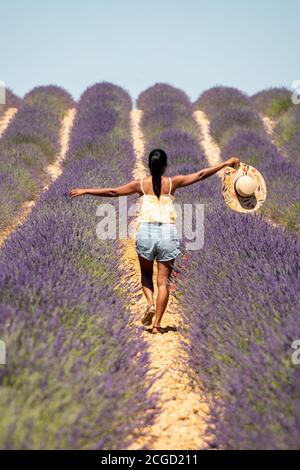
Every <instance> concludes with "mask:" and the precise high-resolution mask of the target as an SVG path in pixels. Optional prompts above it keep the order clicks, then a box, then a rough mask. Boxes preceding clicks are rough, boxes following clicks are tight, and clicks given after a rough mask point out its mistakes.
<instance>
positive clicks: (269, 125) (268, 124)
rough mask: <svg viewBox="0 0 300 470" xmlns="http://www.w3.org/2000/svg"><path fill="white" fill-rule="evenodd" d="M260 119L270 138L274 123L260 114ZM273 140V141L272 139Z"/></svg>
mask: <svg viewBox="0 0 300 470" xmlns="http://www.w3.org/2000/svg"><path fill="white" fill-rule="evenodd" d="M260 118H261V120H262V121H263V123H264V127H265V131H266V133H267V134H268V135H269V136H270V137H272V135H273V131H274V128H275V126H276V122H275V121H273V120H272V119H271V118H269V117H268V116H265V115H264V114H260ZM272 140H273V139H272Z"/></svg>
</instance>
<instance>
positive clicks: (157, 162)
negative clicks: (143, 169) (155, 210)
mask: <svg viewBox="0 0 300 470" xmlns="http://www.w3.org/2000/svg"><path fill="white" fill-rule="evenodd" d="M165 166H167V154H166V152H164V151H163V150H160V149H155V150H152V152H150V154H149V169H150V172H151V175H152V186H153V192H154V194H155V195H156V196H157V197H158V198H159V197H160V194H161V175H162V174H163V170H164V168H165Z"/></svg>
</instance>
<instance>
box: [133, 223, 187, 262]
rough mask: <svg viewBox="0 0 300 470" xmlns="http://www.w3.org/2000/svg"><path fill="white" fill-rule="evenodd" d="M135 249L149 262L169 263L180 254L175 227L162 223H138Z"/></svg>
mask: <svg viewBox="0 0 300 470" xmlns="http://www.w3.org/2000/svg"><path fill="white" fill-rule="evenodd" d="M135 247H136V251H137V253H138V254H139V255H140V256H142V257H143V258H146V259H148V260H151V261H153V260H154V259H155V258H156V260H157V261H170V260H171V259H173V258H176V257H177V256H178V255H180V254H181V251H180V249H179V239H178V234H177V229H176V225H175V224H167V223H162V222H140V224H139V228H138V230H137V234H136V242H135Z"/></svg>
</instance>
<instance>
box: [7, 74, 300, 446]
mask: <svg viewBox="0 0 300 470" xmlns="http://www.w3.org/2000/svg"><path fill="white" fill-rule="evenodd" d="M200 91H201V87H200V89H199V97H198V99H197V100H196V101H195V102H192V101H191V100H190V98H189V97H188V95H187V94H186V93H185V91H183V90H180V89H177V88H175V87H173V86H171V85H169V84H165V83H157V84H155V85H153V86H151V87H149V88H148V89H146V90H144V91H143V92H142V93H141V94H140V95H139V97H138V99H137V101H136V104H135V106H136V108H137V109H138V110H140V112H141V118H140V121H139V123H138V124H139V132H140V134H139V138H140V139H143V147H142V152H141V154H142V157H141V161H139V162H138V163H139V168H144V169H147V164H148V155H149V152H150V151H151V149H153V148H162V149H164V150H165V151H166V153H167V155H168V163H169V167H168V170H167V175H170V176H172V175H175V174H188V173H192V172H196V171H198V170H200V169H201V168H205V167H208V166H210V163H209V158H208V150H207V148H206V146H205V143H204V142H205V140H204V129H203V128H201V126H199V124H198V123H197V121H196V119H195V115H194V113H195V111H201V112H203V113H204V114H205V116H206V118H207V119H208V123H209V133H210V137H211V140H212V142H213V143H214V145H215V148H217V149H218V150H219V158H220V160H226V159H227V158H229V157H230V156H238V157H239V158H240V159H241V161H243V162H245V163H249V164H251V165H254V166H255V167H256V168H257V169H258V170H259V171H260V172H261V173H262V174H263V175H264V178H265V181H266V185H267V190H268V193H267V198H266V201H265V203H264V205H263V206H262V208H261V209H260V210H259V211H258V212H255V213H253V214H241V213H237V212H234V211H232V210H230V209H229V208H228V207H227V206H226V204H225V202H224V200H223V197H222V194H221V181H220V178H219V176H218V175H214V176H212V177H211V178H208V179H206V180H205V181H201V182H199V183H197V184H195V185H191V186H189V187H186V188H182V189H181V190H179V191H178V193H176V202H177V203H178V204H180V205H184V204H187V203H191V202H193V203H202V204H204V217H205V232H204V245H203V247H202V248H201V249H200V250H195V251H192V250H188V249H187V247H186V243H187V241H188V240H187V238H186V237H185V236H184V237H183V239H182V240H181V241H180V244H181V250H182V255H181V256H180V257H179V258H178V260H177V261H176V265H175V269H174V272H173V276H172V282H173V283H174V286H175V288H174V291H173V293H172V296H174V298H175V299H176V301H177V302H178V306H179V307H178V311H179V312H180V316H181V320H182V322H181V323H180V324H179V325H177V324H176V322H175V323H174V325H173V324H172V325H166V326H170V328H169V331H167V333H166V334H163V335H161V338H156V339H155V340H154V339H152V338H150V339H149V337H150V336H151V335H148V334H147V333H145V332H144V331H143V329H141V328H136V327H135V326H134V321H135V319H134V318H132V310H131V302H132V301H131V298H130V293H131V292H130V290H131V289H133V288H132V287H131V284H129V285H127V286H126V285H124V283H123V282H122V273H124V272H125V273H126V272H128V273H130V267H129V266H127V265H126V264H125V265H121V262H120V259H121V256H122V253H123V251H124V245H123V244H122V243H120V240H119V239H118V238H117V239H114V240H111V239H110V240H100V239H98V238H97V235H96V225H97V223H98V216H97V213H96V211H97V207H98V205H99V204H100V203H101V204H102V203H105V202H107V201H106V200H105V199H104V198H91V197H85V198H75V199H71V198H70V197H69V196H68V191H69V190H70V189H71V188H75V187H79V188H80V187H90V188H91V187H99V188H100V187H115V186H119V185H121V184H125V183H126V182H128V181H130V180H132V179H133V174H138V173H134V171H136V162H137V159H138V155H137V152H136V150H135V147H134V137H133V134H132V127H131V125H132V124H131V116H132V112H133V111H134V109H135V108H134V103H133V100H132V99H131V97H130V95H129V94H128V92H127V91H126V90H125V89H123V88H122V87H120V86H116V85H114V84H112V83H109V82H101V83H96V84H94V85H92V86H89V87H88V88H87V89H86V90H85V91H84V92H83V93H82V95H81V97H80V99H79V100H78V102H75V100H74V99H73V98H72V96H71V95H70V94H69V93H68V91H66V90H64V89H61V88H59V87H56V86H45V87H36V88H34V89H33V90H31V91H30V92H29V93H27V94H26V95H25V96H24V97H23V98H19V97H17V96H15V95H14V94H13V92H12V91H9V94H8V99H7V103H6V105H5V106H3V107H2V108H0V116H3V115H4V114H5V113H6V112H7V110H8V109H9V108H16V109H17V112H16V114H15V115H14V117H13V118H12V119H11V121H10V122H9V123H8V125H7V128H6V129H5V131H4V132H3V135H2V136H1V138H0V235H1V232H3V233H4V232H5V230H6V229H7V227H9V226H10V224H11V223H12V220H13V219H15V218H16V217H17V216H18V214H19V212H20V210H21V207H22V204H24V203H25V202H26V201H30V200H34V201H35V204H34V206H33V207H32V210H31V212H30V213H29V214H28V216H27V217H26V219H25V220H23V221H22V224H20V225H19V226H18V227H17V228H16V229H14V230H11V231H10V232H9V234H7V235H5V241H4V243H3V246H2V247H1V248H0V250H1V251H0V339H1V341H4V342H5V345H6V351H7V363H6V364H3V365H0V390H1V402H0V409H1V410H0V415H1V419H0V448H1V449H132V448H136V449H138V448H142V449H145V448H146V449H149V450H151V449H156V448H159V445H160V443H161V442H162V440H161V439H162V438H161V435H162V436H163V433H164V432H167V431H166V429H167V427H166V425H164V424H165V423H164V422H163V420H164V419H165V418H162V416H163V414H162V406H163V403H162V392H163V390H156V388H155V384H156V383H157V382H156V380H157V376H156V374H162V373H164V358H166V357H167V356H168V354H169V352H170V349H168V346H167V341H166V337H168V336H169V338H170V336H171V338H172V341H174V344H175V346H176V345H177V346H178V348H177V349H176V350H177V351H178V355H179V356H180V357H176V356H174V361H173V362H174V367H175V368H176V367H177V368H178V367H179V362H180V360H182V362H183V364H184V367H183V368H182V369H181V371H182V372H181V373H182V374H185V376H186V377H187V378H188V380H190V382H191V383H192V384H193V387H192V388H193V397H194V398H193V399H194V400H196V402H197V400H198V403H199V410H200V408H201V407H202V404H203V402H205V404H206V405H207V408H208V410H209V411H208V412H207V413H206V416H205V417H202V416H200V415H198V410H197V409H196V410H194V411H193V413H194V414H195V416H186V417H184V418H182V417H181V418H180V419H181V420H183V419H186V421H185V422H186V433H191V435H193V434H194V435H196V434H197V432H198V431H199V433H200V431H201V436H202V438H201V440H200V439H199V441H197V440H194V441H193V444H191V446H192V445H193V446H195V447H191V448H194V449H200V448H201V449H299V447H300V437H299V436H300V365H296V364H294V363H293V361H292V353H293V349H292V343H293V341H295V340H300V321H299V312H300V296H299V291H300V282H299V251H300V250H299V249H300V241H299V220H300V217H299V216H300V189H299V188H300V185H299V181H300V165H299V161H300V157H299V145H298V143H299V144H300V111H299V110H300V105H299V107H297V106H295V105H294V104H293V103H292V101H291V97H290V95H289V91H288V90H286V89H284V88H274V89H270V90H263V91H261V92H260V93H257V94H256V95H254V96H248V95H247V94H245V93H244V92H243V91H241V90H238V89H235V88H230V87H222V86H218V87H214V88H211V89H209V90H206V91H204V92H202V93H200ZM71 108H74V109H75V110H76V115H75V120H74V123H73V127H72V129H71V132H70V137H69V141H68V150H67V152H66V155H65V157H64V159H63V161H62V162H61V164H60V166H61V174H60V175H59V176H58V177H57V179H56V180H55V181H53V182H52V183H49V181H48V180H47V166H48V165H51V164H53V163H55V161H56V159H57V155H58V154H59V152H60V140H59V135H60V129H61V125H62V120H63V119H64V117H65V116H66V113H67V112H68V111H69V110H70V109H71ZM140 175H141V173H139V176H140ZM45 181H48V184H49V187H48V188H47V189H46V190H43V191H42V188H43V185H44V184H45ZM129 201H130V202H134V201H135V197H132V196H130V197H129ZM109 202H110V203H111V204H113V205H114V207H115V209H116V214H117V216H119V215H120V209H119V204H118V203H119V201H118V198H115V199H110V201H109ZM193 220H194V219H193ZM194 222H195V220H194ZM5 233H6V232H5ZM128 243H129V242H128ZM137 275H139V274H138V273H137ZM138 293H139V295H140V296H142V294H141V289H140V288H139V291H138ZM141 314H142V312H141ZM172 328H173V329H172ZM153 340H154V341H157V342H156V343H155V347H156V348H157V349H158V350H159V352H160V357H161V359H162V361H161V364H156V363H154V362H153V355H152V354H151V347H152V346H151V344H152V343H151V341H153ZM177 346H176V347H177ZM179 346H180V347H179ZM180 348H182V350H181V349H180ZM181 351H184V353H185V354H184V355H183V352H181ZM181 356H182V357H181ZM149 377H150V378H149ZM174 380H175V379H174ZM170 388H172V384H170ZM180 393H184V392H180ZM191 393H192V392H188V391H187V392H186V396H183V397H181V398H182V399H183V400H184V399H186V401H187V402H188V401H189V400H190V397H191V396H192V395H191ZM164 397H165V395H164ZM163 399H164V400H165V398H163ZM169 399H170V402H172V403H174V404H173V405H172V406H173V409H174V415H172V416H173V418H172V419H173V421H172V426H173V429H174V435H175V436H176V426H177V425H178V421H179V418H178V415H176V396H173V395H172V393H171V392H170V393H169ZM155 426H157V428H156V427H155ZM198 428H199V429H198ZM200 428H201V430H200ZM153 429H155V432H152V433H151V430H153ZM156 429H159V432H158V431H156ZM148 434H149V435H151V436H154V438H153V441H147V439H146V438H147V435H148ZM174 439H175V440H174V442H172V443H171V445H173V446H174V447H170V448H174V449H181V448H182V447H180V442H181V438H180V435H178V438H176V437H175V438H174ZM194 442H196V444H194Z"/></svg>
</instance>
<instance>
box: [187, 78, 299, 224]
mask: <svg viewBox="0 0 300 470" xmlns="http://www.w3.org/2000/svg"><path fill="white" fill-rule="evenodd" d="M194 108H195V109H201V110H203V111H204V112H205V113H206V114H207V115H208V117H209V119H210V130H211V134H212V137H213V138H214V139H215V140H216V142H217V143H218V144H219V145H220V147H221V156H222V158H223V159H227V158H228V157H229V156H232V155H238V156H239V157H240V158H241V160H242V161H244V162H246V163H249V164H251V165H255V166H256V167H257V168H258V169H259V170H260V171H261V172H262V174H263V175H264V177H265V180H266V184H267V191H268V194H267V199H266V202H265V204H264V205H263V207H262V209H261V212H262V214H264V215H266V216H267V217H270V218H272V219H273V220H274V221H275V222H278V223H280V224H282V225H284V226H285V227H286V228H287V229H289V230H291V231H294V230H298V229H299V214H300V213H299V211H300V187H299V184H298V183H299V178H300V168H299V166H298V165H296V164H295V163H294V162H293V161H289V160H287V159H286V158H285V157H284V156H283V155H282V154H281V153H280V151H279V150H278V148H277V147H276V146H275V145H274V144H273V143H272V142H271V139H270V137H269V136H268V135H267V133H266V131H265V129H264V125H263V121H262V119H261V118H260V116H259V114H258V112H257V111H256V110H255V109H254V106H253V101H251V100H250V98H248V96H247V95H245V94H244V93H242V92H241V91H239V90H237V89H235V88H228V87H215V88H211V89H209V90H207V91H206V92H204V93H203V94H202V95H201V96H200V97H199V98H198V99H197V100H196V102H195V103H194Z"/></svg>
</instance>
